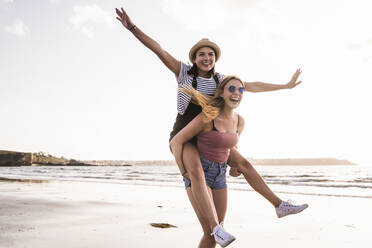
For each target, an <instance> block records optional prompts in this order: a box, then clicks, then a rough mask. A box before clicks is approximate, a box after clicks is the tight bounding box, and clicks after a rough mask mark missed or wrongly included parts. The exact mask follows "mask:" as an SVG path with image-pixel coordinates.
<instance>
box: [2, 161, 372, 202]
mask: <svg viewBox="0 0 372 248" xmlns="http://www.w3.org/2000/svg"><path fill="white" fill-rule="evenodd" d="M255 168H256V170H257V171H258V172H259V173H260V175H261V176H262V177H263V178H264V180H265V181H266V183H267V184H268V185H269V186H270V188H271V189H272V190H273V191H274V192H276V193H288V194H305V195H324V196H334V197H358V198H371V199H372V166H369V167H368V166H256V167H255ZM8 179H22V180H29V181H30V182H32V180H67V181H90V182H100V183H118V184H140V185H156V186H173V187H184V186H183V181H182V177H181V175H180V174H179V172H178V167H177V166H176V165H133V166H76V167H68V166H21V167H0V181H4V180H6V181H12V180H8ZM227 183H228V188H229V190H242V191H252V190H253V189H252V188H251V187H250V186H249V184H247V182H246V181H245V179H244V177H243V176H239V177H231V176H229V175H227Z"/></svg>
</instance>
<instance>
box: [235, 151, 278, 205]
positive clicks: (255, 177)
mask: <svg viewBox="0 0 372 248" xmlns="http://www.w3.org/2000/svg"><path fill="white" fill-rule="evenodd" d="M228 163H229V165H230V166H232V167H236V168H238V170H239V171H240V172H241V173H243V175H244V177H245V180H246V181H247V182H248V183H249V184H250V185H251V186H252V188H253V189H254V190H255V191H256V192H258V193H259V194H261V195H262V196H263V197H265V198H266V199H267V200H268V201H269V202H270V203H271V204H272V205H273V206H274V207H278V206H279V205H280V203H281V202H282V200H281V199H280V198H279V197H278V196H277V195H275V193H274V192H272V191H271V189H270V188H269V186H267V184H266V183H265V181H264V180H263V178H262V177H261V176H260V174H258V172H257V171H256V169H255V168H254V167H253V166H252V165H251V163H249V161H248V160H247V159H245V158H244V157H243V156H242V155H241V154H240V153H239V152H238V151H237V150H236V149H235V148H233V149H231V150H230V157H229V162H228Z"/></svg>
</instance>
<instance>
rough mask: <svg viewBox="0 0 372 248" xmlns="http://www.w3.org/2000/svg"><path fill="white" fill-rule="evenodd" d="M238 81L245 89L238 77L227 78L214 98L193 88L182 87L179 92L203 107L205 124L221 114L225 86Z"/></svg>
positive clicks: (220, 84) (223, 104)
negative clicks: (232, 81)
mask: <svg viewBox="0 0 372 248" xmlns="http://www.w3.org/2000/svg"><path fill="white" fill-rule="evenodd" d="M233 79H235V80H238V81H239V82H240V83H241V84H242V85H243V87H244V83H243V81H242V80H241V79H240V78H238V77H237V76H226V77H225V78H224V79H223V80H222V81H221V83H219V84H218V87H217V89H216V93H214V96H209V95H206V94H203V93H200V92H199V91H197V90H196V89H194V88H193V87H191V86H185V87H180V88H179V90H180V91H181V92H183V93H185V94H186V95H188V96H190V97H191V101H192V102H193V103H195V104H198V105H200V106H201V107H202V113H203V114H204V117H205V118H204V122H205V123H208V122H211V121H212V120H214V119H216V118H217V116H218V115H219V114H220V112H221V110H222V109H223V107H224V106H225V101H224V100H223V98H222V97H221V94H222V93H223V90H224V88H225V85H226V84H227V83H228V82H230V81H231V80H233Z"/></svg>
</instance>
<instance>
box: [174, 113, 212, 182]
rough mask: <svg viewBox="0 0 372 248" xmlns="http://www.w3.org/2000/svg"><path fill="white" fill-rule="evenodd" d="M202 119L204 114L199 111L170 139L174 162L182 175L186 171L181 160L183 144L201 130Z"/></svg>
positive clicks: (202, 125)
mask: <svg viewBox="0 0 372 248" xmlns="http://www.w3.org/2000/svg"><path fill="white" fill-rule="evenodd" d="M203 119H204V116H203V114H202V113H200V114H199V115H197V116H196V117H195V118H194V119H193V120H192V121H191V122H190V123H189V124H187V126H186V127H184V128H183V129H182V130H181V131H179V132H178V133H177V134H176V135H175V136H174V137H173V139H172V140H171V141H170V146H171V149H172V153H173V156H174V158H175V159H176V163H177V165H178V168H179V169H180V172H181V174H182V175H185V173H186V172H187V171H186V170H185V166H184V165H183V160H182V149H183V144H185V143H186V142H187V141H189V140H190V139H191V138H192V137H194V136H195V135H197V134H198V133H200V132H201V131H202V130H203V128H204V126H205V123H204V122H203Z"/></svg>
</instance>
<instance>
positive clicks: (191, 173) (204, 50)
mask: <svg viewBox="0 0 372 248" xmlns="http://www.w3.org/2000/svg"><path fill="white" fill-rule="evenodd" d="M116 13H117V17H116V18H117V19H118V20H119V21H120V22H121V24H122V25H123V26H124V27H125V28H126V29H128V30H129V31H130V32H131V33H132V34H133V35H134V36H135V37H136V38H137V39H138V40H139V41H140V42H141V43H142V44H144V45H145V46H146V47H147V48H149V49H150V50H151V51H153V52H154V53H155V54H156V55H157V56H158V57H159V58H160V60H161V61H162V62H163V63H164V65H165V66H166V67H167V68H168V69H169V70H170V71H172V72H173V73H174V74H175V75H176V77H177V81H178V85H179V87H183V86H192V87H193V88H195V89H196V90H198V91H199V92H201V93H203V94H207V95H213V94H214V93H215V91H216V88H217V85H218V84H219V82H220V81H221V80H222V79H223V77H224V76H223V75H222V74H219V73H217V72H215V62H217V61H218V60H219V58H220V56H221V50H220V48H219V47H218V45H217V44H215V43H214V42H211V41H209V40H208V39H202V40H201V41H199V42H198V43H196V44H195V45H194V46H193V47H192V48H191V49H190V52H189V59H190V61H191V62H192V63H193V65H192V66H189V65H186V64H184V63H182V62H180V61H179V60H177V59H175V58H174V57H173V56H172V55H171V54H169V53H168V52H167V51H166V50H164V49H163V48H162V47H161V46H160V44H159V43H157V42H156V41H155V40H153V39H152V38H151V37H149V36H148V35H146V34H145V33H144V32H142V30H141V29H140V28H138V27H137V26H136V25H134V23H133V22H132V20H131V19H130V18H129V16H128V15H127V14H126V12H125V11H124V9H123V8H121V10H119V9H116ZM300 74H301V70H300V69H297V70H296V72H295V73H294V74H293V76H292V78H291V80H290V81H289V82H288V83H286V84H282V85H279V84H268V83H262V82H244V87H245V89H246V90H247V91H250V92H265V91H274V90H280V89H292V88H294V87H296V86H297V85H298V84H300V83H301V81H297V79H298V77H299V76H300ZM177 110H178V115H177V118H176V122H175V124H174V127H173V131H172V132H171V138H172V137H174V135H176V133H177V132H179V131H180V130H181V129H182V128H184V127H185V126H186V125H187V124H188V123H189V122H190V121H191V120H192V119H194V118H195V117H196V116H197V115H198V114H199V113H200V111H201V107H200V106H198V105H195V104H193V103H192V102H190V97H189V96H187V95H185V94H184V93H182V92H178V96H177ZM195 141H196V139H195V138H192V139H191V140H190V142H188V143H186V144H184V146H183V151H182V153H183V157H182V159H183V165H184V168H180V172H181V174H182V175H183V176H184V177H186V178H189V179H190V181H191V185H190V187H188V188H187V191H188V195H190V194H192V196H193V197H194V199H195V201H196V202H197V204H198V207H199V210H200V211H201V213H203V215H204V217H205V218H206V220H207V223H208V225H209V227H210V229H211V230H213V228H214V227H215V226H216V225H217V224H218V218H217V216H216V213H215V207H214V206H213V203H212V202H210V201H209V198H208V191H207V188H206V185H205V178H204V174H203V169H202V165H201V163H200V156H199V152H198V150H197V149H196V146H195ZM229 165H230V166H231V170H230V175H232V176H238V175H239V174H240V173H242V174H243V175H244V177H245V179H246V180H247V182H248V183H249V184H250V185H251V186H252V188H253V189H254V190H255V191H257V192H258V193H260V194H261V195H262V196H263V197H265V198H266V199H267V200H268V201H269V202H270V203H271V204H272V205H273V206H274V207H275V210H276V213H277V216H278V217H283V216H286V215H288V214H294V213H298V212H299V211H301V210H303V208H304V206H305V205H300V206H298V205H292V204H290V203H288V202H284V201H282V200H281V199H280V198H279V197H278V196H276V195H275V194H274V193H273V192H272V191H271V189H270V188H269V187H268V186H267V184H266V183H265V181H264V180H263V179H262V177H261V176H260V175H259V174H258V172H257V171H256V170H255V169H254V167H253V166H252V165H251V164H250V163H249V161H248V160H247V159H245V158H244V157H243V156H242V155H241V154H240V153H239V152H238V151H237V150H236V149H235V148H233V149H231V151H230V156H229ZM189 193H190V194H189Z"/></svg>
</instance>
